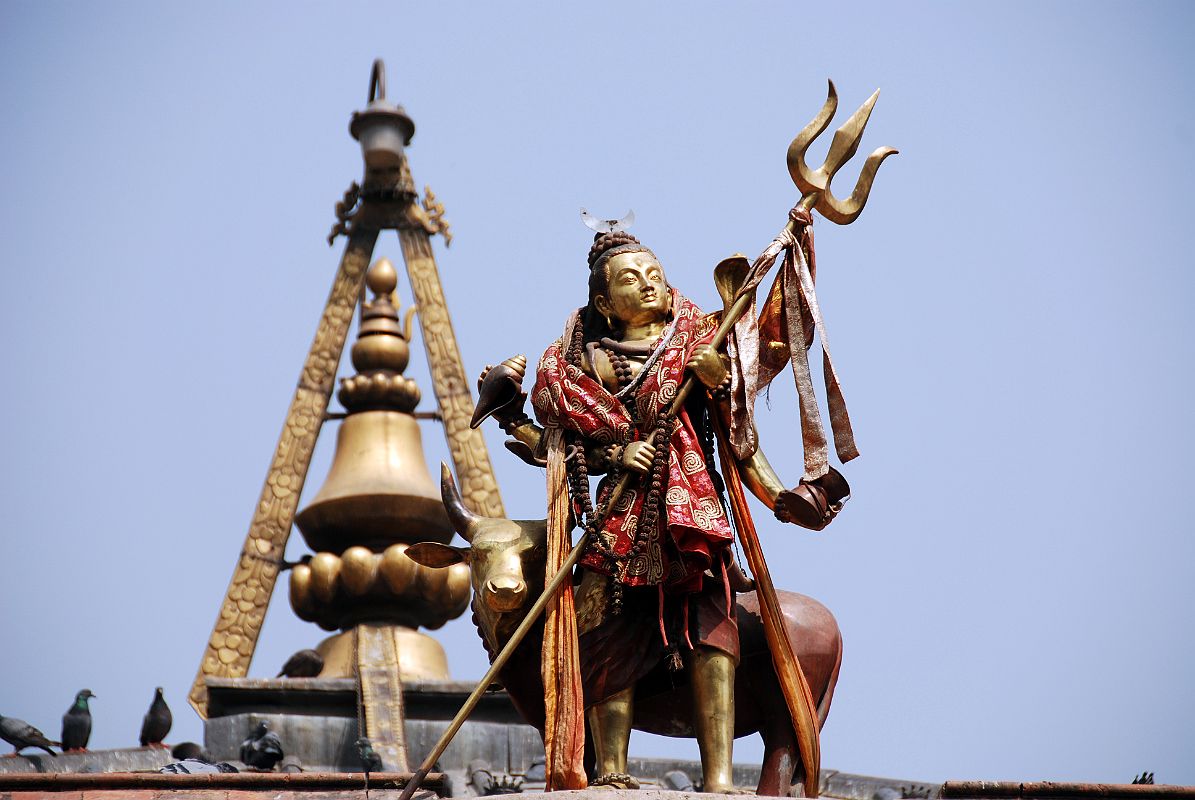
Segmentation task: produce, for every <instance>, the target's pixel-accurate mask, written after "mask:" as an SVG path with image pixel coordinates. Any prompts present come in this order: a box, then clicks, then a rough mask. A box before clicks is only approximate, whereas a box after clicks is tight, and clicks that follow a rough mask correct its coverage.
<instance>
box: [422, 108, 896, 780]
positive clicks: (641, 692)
mask: <svg viewBox="0 0 1195 800" xmlns="http://www.w3.org/2000/svg"><path fill="white" fill-rule="evenodd" d="M874 101H875V95H873V96H872V98H871V99H870V100H868V102H867V103H865V104H864V106H863V107H862V108H860V109H859V111H857V112H856V113H855V114H854V115H853V116H852V117H851V119H849V120H848V121H847V123H846V124H845V125H843V127H842V128H840V129H839V130H838V131H837V132H836V134H835V137H834V142H833V143H832V145H831V149H830V154H829V155H828V156H827V161H826V163H825V164H823V166H822V167H821V168H819V170H817V171H810V170H809V169H808V168H807V167H806V166H805V163H804V157H803V156H804V152H805V149H806V148H807V147H808V145H809V143H810V142H811V141H812V140H813V139H814V138H815V137H816V136H817V135H819V134H820V133H821V132H822V131H823V130H824V129H825V127H826V125H827V124H828V123H829V120H830V118H831V117H832V116H833V113H834V110H835V107H836V96H835V95H834V91H833V84H831V91H830V97H829V99H828V100H827V102H826V105H825V106H824V107H823V109H822V112H821V113H820V114H819V115H818V117H817V118H815V120H814V121H813V122H812V123H810V125H809V126H807V127H806V129H805V130H804V131H802V133H801V134H800V135H799V136H798V137H797V139H795V140H794V142H793V145H792V147H790V151H789V163H790V168H791V169H792V171H793V176H794V178H795V179H796V180H797V183H798V186H799V187H800V188H801V189H802V191H803V193H804V196H803V197H802V200H801V202H800V203H799V204H798V205H797V206H796V207H795V208H793V210H792V211H791V212H790V213H789V221H788V224H787V225H786V226H785V228H784V229H783V230H782V231H781V233H780V234H779V235H778V236H777V237H776V238H775V240H773V242H772V243H771V244H770V245H769V246H768V247H767V248H766V249H765V250H764V252H763V254H762V255H761V256H760V257H759V258H757V259H756V260H755V261H754V262H749V261H748V260H747V259H746V258H744V257H742V256H734V257H732V258H729V259H726V260H725V261H723V262H722V263H720V264H719V265H718V266H717V268H716V269H715V271H714V279H715V284H716V285H717V287H718V291H719V294H720V296H721V298H722V300H723V303H724V308H723V309H721V310H719V311H716V312H714V313H705V312H703V311H702V310H701V309H699V308H698V307H697V306H696V305H695V304H694V303H693V302H692V301H690V300H689V299H688V298H686V297H685V296H684V295H683V294H681V293H680V292H679V291H677V290H676V289H675V288H674V287H673V286H672V285H671V284H670V283H669V282H668V280H667V278H666V276H665V273H664V268H663V266H662V265H661V264H660V262H659V260H658V259H657V258H656V257H655V255H654V254H653V253H652V251H651V250H649V249H648V248H647V247H646V246H644V245H643V244H642V243H641V242H640V241H639V240H638V239H637V238H636V237H635V236H633V235H632V234H630V233H629V232H628V231H627V230H626V227H627V225H628V224H629V220H630V215H628V217H627V218H626V219H624V220H598V219H595V218H593V217H591V216H590V215H588V214H587V213H585V212H584V210H583V211H582V215H583V217H584V219H585V222H586V224H587V225H588V226H589V227H590V228H592V229H593V230H594V231H595V235H594V239H593V244H592V246H591V248H590V250H589V254H588V259H587V268H588V300H587V302H586V304H585V305H584V306H582V307H580V308H578V309H577V310H576V311H574V312H573V313H572V314H571V315H570V316H569V318H568V320H567V321H566V323H565V326H564V331H563V333H562V335H561V337H560V338H559V339H557V340H556V341H555V342H553V343H552V344H551V345H550V346H549V347H548V348H547V350H546V351H545V352H544V353H543V355H542V356H541V358H540V360H539V362H538V365H537V368H536V371H535V382H534V386H533V388H532V389H531V392H530V400H531V403H532V406H533V409H534V413H535V416H536V419H537V420H538V424H537V423H536V422H533V421H532V420H531V418H530V417H528V416H527V415H526V413H525V412H524V404H525V401H526V400H527V398H528V396H527V394H524V393H523V390H522V381H523V379H524V373H525V371H526V359H525V358H523V357H522V356H519V357H515V358H511V359H508V360H506V361H505V362H503V363H502V364H501V365H499V366H498V367H496V368H487V370H486V371H484V372H483V374H482V377H481V379H480V381H479V395H480V397H479V401H478V405H477V413H476V414H475V415H474V418H473V424H474V425H476V424H479V423H480V421H481V420H482V419H484V418H485V417H486V416H489V415H493V416H494V417H495V419H497V420H498V422H499V423H500V424H501V425H502V427H503V429H504V430H505V431H506V432H507V433H508V434H509V435H510V436H511V437H513V438H512V441H510V442H508V444H507V446H508V448H509V449H511V450H512V451H513V452H515V453H516V454H517V455H519V456H520V457H521V458H523V460H525V461H527V462H528V463H531V464H537V465H540V466H546V467H547V495H548V509H547V510H548V513H547V518H546V520H544V521H510V520H503V519H496V518H490V517H482V516H479V515H476V514H473V513H472V512H470V511H469V510H468V509H466V508H465V507H464V505H463V503H462V502H461V500H460V497H459V494H457V493H456V490H455V485H454V484H453V482H452V479H451V475H450V474H448V473H447V472H446V474H445V479H444V494H445V503H446V505H447V508H448V511H449V516H450V518H451V519H452V521H453V524H454V527H455V528H456V530H457V531H458V532H459V533H460V534H461V535H462V536H463V537H464V538H465V539H466V540H468V541H469V542H470V544H471V548H469V549H468V550H465V551H453V549H451V548H447V547H445V546H443V545H431V544H427V545H424V544H420V545H416V546H414V547H412V548H411V549H410V550H409V551H408V554H409V555H411V557H412V558H414V559H415V560H417V561H420V562H421V563H427V564H429V565H440V566H442V565H445V564H448V563H453V562H454V561H460V560H462V559H467V560H469V562H470V565H471V571H472V576H473V577H472V579H473V585H474V589H475V591H476V597H475V600H474V609H475V611H476V612H477V613H476V619H477V621H478V626H479V628H480V629H481V633H482V636H483V639H484V640H485V641H486V644H487V647H488V648H489V650H490V653H491V661H492V662H493V667H492V669H491V672H490V673H489V674H488V675H487V678H486V679H485V680H484V681H483V682H485V681H488V680H490V679H492V677H493V676H494V675H497V677H498V678H499V679H500V680H501V682H502V684H503V685H504V686H505V687H506V689H507V691H508V692H509V693H510V695H511V698H512V700H513V701H514V702H515V705H516V706H517V707H518V708H519V710H520V712H521V713H522V714H523V716H524V717H525V718H526V719H527V720H528V722H529V723H531V724H533V725H535V726H536V727H538V728H539V729H540V730H541V732H542V733H543V735H544V742H545V748H546V750H547V784H548V786H547V788H548V789H549V790H553V789H573V788H584V787H585V786H586V785H590V786H612V787H618V788H638V783H637V781H636V780H635V779H634V778H633V777H632V776H631V775H629V774H628V773H627V749H628V743H629V738H630V732H631V729H632V727H635V728H638V729H642V730H648V731H652V732H656V733H662V734H665V735H673V736H676V735H695V736H696V738H697V741H698V746H699V749H700V753H701V764H702V775H703V783H704V785H703V788H704V790H705V791H707V792H728V791H731V790H732V789H733V788H734V784H733V779H732V745H733V740H734V738H735V736H738V735H744V734H746V733H749V732H753V731H759V732H760V733H761V734H762V735H763V738H764V743H765V758H764V764H763V765H762V769H761V778H760V784H759V786H758V792H759V793H760V794H771V795H784V794H788V793H789V789H790V786H791V784H792V781H793V780H794V779H795V780H796V781H797V782H798V783H799V784H800V788H801V790H802V791H803V793H804V794H805V795H806V796H816V794H817V792H818V770H819V763H820V745H819V740H818V732H819V730H820V727H821V725H822V724H823V723H824V722H825V719H826V714H827V713H828V711H829V705H830V700H831V698H832V695H833V689H834V683H835V681H836V679H837V676H838V670H839V666H840V663H841V652H842V651H841V639H840V637H839V633H838V628H837V624H836V623H835V622H834V619H833V616H832V615H830V613H829V612H828V611H827V610H826V609H825V608H824V607H823V606H821V605H820V604H819V603H817V602H816V601H815V600H812V599H811V598H807V597H804V596H802V595H798V594H794V593H791V592H778V591H776V590H775V588H774V587H773V585H772V582H771V577H770V573H769V571H768V565H767V563H766V561H765V560H764V558H763V554H762V551H761V549H760V547H759V540H758V537H757V536H756V532H755V527H754V523H753V520H752V517H751V514H750V512H749V510H748V507H747V501H746V493H747V492H750V493H752V494H754V495H755V496H756V497H757V498H758V499H759V500H760V501H762V502H763V503H764V505H765V506H767V507H768V508H769V509H771V510H772V511H773V512H774V514H775V516H776V518H777V519H779V520H780V521H781V522H791V523H795V524H797V525H800V526H802V527H805V528H809V529H813V530H821V529H822V528H824V527H825V526H826V525H827V524H829V523H830V522H831V521H832V520H833V519H834V518H835V516H836V514H837V513H838V512H839V511H840V510H841V508H842V505H843V503H844V502H845V501H846V499H847V497H848V496H849V491H850V490H849V488H848V486H847V483H846V481H845V480H844V479H843V477H842V475H841V474H839V473H838V472H837V471H836V470H835V469H834V468H833V467H831V466H830V465H829V463H828V457H829V453H828V449H829V448H828V443H827V439H826V435H825V432H824V429H823V426H822V421H821V419H820V416H819V412H818V409H817V402H816V398H815V396H814V394H813V386H812V379H811V375H810V368H809V363H808V358H807V355H806V351H807V349H808V348H809V346H810V345H811V344H812V341H813V337H814V333H815V332H816V333H817V334H818V336H819V337H820V339H821V342H822V352H823V368H824V369H823V371H824V375H825V384H826V392H827V404H828V408H829V412H830V428H831V430H832V431H833V439H834V445H835V450H836V452H837V455H838V457H839V459H840V460H841V461H843V462H845V461H848V460H850V459H851V458H854V457H855V456H856V455H858V452H857V450H856V449H855V445H854V440H853V434H852V432H851V428H850V420H849V417H848V416H847V413H846V407H845V404H844V402H843V399H842V394H841V390H840V388H839V382H838V377H837V373H836V371H835V370H834V367H833V363H832V360H831V358H830V354H829V350H828V346H827V344H826V340H825V330H824V324H823V321H822V318H821V312H820V309H819V307H818V304H817V299H816V296H815V293H814V288H813V287H814V277H815V275H816V261H815V258H814V250H813V239H812V222H813V217H812V213H811V212H812V210H818V211H820V212H821V213H822V214H823V215H824V216H826V217H827V218H829V219H831V220H832V221H834V222H837V223H839V224H847V223H849V222H851V221H853V220H854V219H855V218H856V217H857V216H858V214H859V212H860V211H861V210H862V207H863V204H864V203H865V202H866V198H867V195H868V193H869V191H870V188H871V183H872V180H873V179H874V176H875V173H876V170H877V169H878V168H879V164H880V162H882V161H883V159H884V158H886V157H887V156H888V155H890V154H892V153H893V152H895V151H894V150H892V149H891V148H880V149H879V150H877V151H876V152H875V153H873V154H872V155H871V156H870V157H869V158H868V159H867V163H866V165H865V166H864V169H863V174H862V176H861V177H860V179H859V181H858V184H857V185H856V188H855V191H854V193H853V194H852V195H851V197H850V198H848V199H847V200H846V201H840V200H838V199H837V198H834V197H833V195H832V194H831V193H830V191H829V182H830V179H831V178H832V177H833V174H834V173H835V172H836V171H837V170H838V169H839V168H840V167H841V166H842V164H843V163H844V162H845V161H846V159H848V158H849V157H850V156H851V155H852V154H853V153H854V150H855V147H857V144H858V140H859V138H860V137H861V136H862V131H863V126H864V125H865V124H866V121H867V116H868V115H869V114H870V111H871V105H872V104H873V103H874ZM778 261H779V262H780V263H781V264H782V266H781V268H780V270H779V273H778V275H777V277H776V280H775V282H774V283H773V285H772V287H771V289H770V290H769V291H768V294H767V296H766V300H765V302H764V303H763V307H762V309H761V310H760V311H759V313H756V308H755V296H756V289H757V287H758V285H759V284H760V282H761V281H762V280H763V278H764V277H765V276H766V274H767V272H768V270H769V269H770V268H771V267H772V266H773V265H774V264H775V263H777V262H778ZM786 365H791V367H792V370H793V374H794V378H795V381H796V384H797V394H798V397H799V400H800V416H801V432H802V445H803V448H804V453H805V475H804V476H803V477H802V479H801V481H800V483H799V484H798V485H797V487H796V488H794V489H791V490H790V489H787V488H786V486H785V484H784V483H783V482H782V481H781V480H780V478H779V477H778V476H777V475H776V473H775V472H774V470H773V469H772V467H771V466H770V465H769V463H768V460H767V458H766V457H765V456H764V453H763V451H762V450H761V449H760V446H759V442H758V437H757V435H756V430H755V425H754V420H753V406H754V401H755V396H756V394H757V392H758V391H760V390H761V389H762V388H763V387H765V386H767V385H768V383H769V382H770V381H771V380H772V379H773V378H775V377H776V375H777V374H778V373H779V372H780V371H782V370H783V369H784V368H785V366H786ZM596 475H603V476H604V477H603V478H602V479H601V481H600V483H599V484H598V486H597V491H596V495H592V494H591V490H590V476H596ZM574 527H577V528H580V529H581V530H582V534H581V536H580V539H579V540H578V541H577V542H576V544H575V545H574V544H573V543H572V541H571V537H570V531H571V530H572V529H573V528H574ZM736 535H737V537H738V540H739V543H740V544H741V546H742V550H743V554H744V556H745V557H746V561H747V565H748V567H749V570H750V572H751V574H752V576H753V577H752V578H748V577H747V575H746V574H745V573H744V572H743V570H742V569H741V568H740V567H739V566H738V565H737V563H736V561H735V558H734V555H733V549H732V545H733V543H734V542H735V539H736ZM541 564H542V565H541ZM574 567H576V569H575V570H574ZM553 576H554V577H553ZM548 578H551V580H550V581H549V580H548ZM545 584H546V588H541V587H544V586H545ZM535 596H539V600H537V601H536V604H535V606H534V607H532V608H531V609H530V610H529V609H528V608H527V606H526V601H527V600H528V598H529V597H535ZM545 607H546V609H547V614H546V619H545V621H544V622H543V627H542V637H535V638H536V640H535V641H534V642H532V641H529V642H528V644H527V645H526V646H522V645H520V644H519V640H520V639H521V638H522V636H523V635H524V634H525V633H526V632H527V631H528V630H530V628H531V626H532V623H533V621H534V618H537V617H538V616H539V612H540V609H542V608H545ZM516 624H517V627H516ZM535 624H537V625H538V623H535ZM533 636H534V634H533ZM541 642H542V646H538V645H540V643H541ZM499 648H501V652H500V653H499V652H498V650H499ZM536 667H538V669H536ZM736 700H737V702H736ZM467 710H468V704H467V708H466V709H464V710H462V714H465V713H467ZM459 716H461V715H458V717H459ZM586 731H588V735H586ZM433 755H434V753H433ZM432 760H433V759H432V756H429V758H428V763H429V764H430V763H431V762H432ZM586 762H588V764H587V763H586ZM586 766H588V769H586Z"/></svg>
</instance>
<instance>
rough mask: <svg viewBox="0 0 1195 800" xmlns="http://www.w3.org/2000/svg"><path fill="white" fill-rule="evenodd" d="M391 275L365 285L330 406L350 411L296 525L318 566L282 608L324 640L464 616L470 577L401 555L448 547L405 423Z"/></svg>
mask: <svg viewBox="0 0 1195 800" xmlns="http://www.w3.org/2000/svg"><path fill="white" fill-rule="evenodd" d="M397 283H398V274H397V272H396V271H395V269H394V266H393V265H392V264H391V263H390V261H389V260H388V259H385V258H382V259H379V260H378V261H377V262H376V263H374V265H373V266H372V267H370V269H369V272H368V273H367V274H366V285H367V286H368V287H369V290H370V292H371V293H372V295H373V297H372V298H371V299H370V300H368V301H367V302H366V303H364V305H363V306H362V312H361V325H360V330H359V331H358V334H357V341H356V343H354V345H353V349H352V361H353V367H354V368H355V369H356V370H357V372H356V374H354V375H352V376H350V377H348V378H344V379H343V380H342V381H341V384H340V391H339V392H338V393H337V397H338V398H339V400H340V402H341V403H342V404H343V405H344V407H345V409H347V411H348V413H347V414H346V415H345V418H344V421H343V422H342V423H341V425H340V430H339V432H338V433H337V437H336V453H335V455H334V456H333V458H332V465H331V467H330V468H329V469H328V477H327V479H326V480H325V481H324V485H323V486H322V487H321V488H320V490H319V491H318V492H317V493H316V495H315V497H314V498H312V500H311V502H310V503H309V504H308V505H307V507H306V508H304V509H303V510H302V511H300V512H299V514H298V515H297V516H296V518H295V522H296V524H297V525H298V526H299V530H300V531H301V532H302V534H303V538H304V539H306V541H307V544H308V545H309V546H310V547H311V549H312V550H314V551H315V555H314V556H313V557H312V558H311V560H310V562H309V563H307V564H300V565H298V566H296V567H295V568H294V570H293V571H292V573H291V606H292V607H293V608H294V610H295V613H296V614H298V615H299V617H300V618H302V619H305V620H308V621H311V622H316V623H318V624H319V625H320V626H321V627H323V628H325V629H327V630H335V629H337V628H340V629H347V628H349V627H351V626H352V625H354V624H356V623H358V622H362V621H368V622H381V623H390V624H397V625H402V626H407V627H410V628H415V627H420V626H423V627H428V628H438V627H440V626H441V625H443V624H444V623H445V622H446V621H448V620H449V619H453V618H454V617H457V616H459V615H460V614H461V613H463V612H464V610H465V607H466V605H467V604H468V600H469V573H468V569H467V568H465V569H459V570H456V571H455V572H453V571H449V570H444V571H442V570H433V569H427V568H425V567H422V566H419V565H417V564H415V563H414V562H413V561H411V560H410V559H409V558H407V556H406V549H407V546H408V545H410V544H414V543H415V542H423V541H437V542H442V543H447V542H448V541H449V540H450V539H451V538H452V527H451V525H450V524H449V522H448V517H447V514H446V513H445V511H444V505H443V503H442V502H441V500H440V490H439V488H438V487H437V486H436V485H435V484H434V483H433V482H432V479H431V475H430V473H429V472H428V468H427V461H426V460H425V459H424V456H423V439H422V436H421V435H420V433H419V427H418V425H419V424H418V422H417V421H416V419H415V417H414V416H413V414H412V412H413V411H414V410H415V406H416V405H417V404H418V403H419V397H420V392H419V387H418V385H416V383H415V381H414V380H412V379H411V378H408V377H406V376H405V375H403V374H402V373H403V370H405V369H406V367H407V363H408V362H409V360H410V344H409V339H410V335H411V317H412V313H413V312H414V309H413V308H411V309H408V310H407V313H406V318H405V320H404V321H403V324H402V325H400V324H399V308H398V303H397V301H396V299H395V297H394V290H395V287H396V286H397Z"/></svg>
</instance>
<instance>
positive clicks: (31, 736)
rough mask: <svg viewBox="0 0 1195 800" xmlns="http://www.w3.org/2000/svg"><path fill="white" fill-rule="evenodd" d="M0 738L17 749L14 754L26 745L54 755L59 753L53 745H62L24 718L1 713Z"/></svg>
mask: <svg viewBox="0 0 1195 800" xmlns="http://www.w3.org/2000/svg"><path fill="white" fill-rule="evenodd" d="M0 739H3V740H4V741H6V742H8V743H9V744H11V745H12V746H13V747H14V748H16V749H15V750H13V755H16V754H18V753H20V752H21V751H22V750H24V749H25V748H26V747H40V748H41V749H42V750H45V751H46V752H47V753H49V754H50V755H52V756H55V757H56V756H57V755H58V754H57V753H55V752H54V751H53V750H51V749H50V748H51V747H61V746H62V745H60V744H59V743H58V742H51V741H50V740H49V739H47V738H46V735H45V734H44V733H42V732H41V731H39V730H38V729H37V728H35V727H33V726H32V725H30V724H29V723H28V722H26V721H25V720H23V719H17V718H16V717H6V716H4V715H2V714H0Z"/></svg>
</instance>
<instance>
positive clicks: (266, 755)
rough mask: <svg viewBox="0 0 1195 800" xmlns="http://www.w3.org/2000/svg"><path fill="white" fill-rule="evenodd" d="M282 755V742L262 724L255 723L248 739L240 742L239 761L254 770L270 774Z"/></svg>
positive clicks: (268, 727) (267, 726)
mask: <svg viewBox="0 0 1195 800" xmlns="http://www.w3.org/2000/svg"><path fill="white" fill-rule="evenodd" d="M284 755H286V754H285V753H283V752H282V740H280V739H279V738H278V734H276V733H274V732H273V731H272V730H270V726H269V725H267V724H266V723H264V722H259V723H257V727H256V728H254V729H253V733H251V734H250V735H249V738H248V739H246V740H245V741H243V742H241V761H244V762H245V764H246V765H248V766H250V767H253V768H254V769H259V770H263V771H265V772H270V771H272V770H273V769H274V765H275V764H277V763H278V762H279V761H281V760H282V757H283V756H284Z"/></svg>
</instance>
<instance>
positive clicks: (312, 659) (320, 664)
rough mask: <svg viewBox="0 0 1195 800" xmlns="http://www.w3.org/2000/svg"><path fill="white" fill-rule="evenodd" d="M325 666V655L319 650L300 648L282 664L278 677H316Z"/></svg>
mask: <svg viewBox="0 0 1195 800" xmlns="http://www.w3.org/2000/svg"><path fill="white" fill-rule="evenodd" d="M323 668H324V657H323V656H321V655H320V654H319V653H318V652H317V651H315V650H311V649H307V650H300V651H299V652H297V653H295V654H294V655H293V656H291V657H290V658H288V659H286V663H285V664H283V665H282V670H281V671H280V672H279V673H278V675H277V676H276V677H279V678H284V677H285V678H314V677H315V676H316V675H319V674H320V672H321V671H322V670H323Z"/></svg>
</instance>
